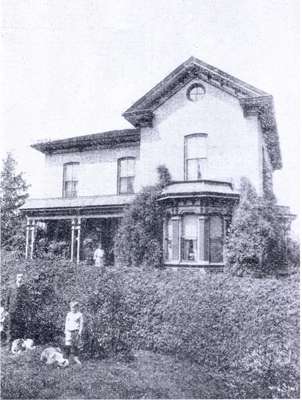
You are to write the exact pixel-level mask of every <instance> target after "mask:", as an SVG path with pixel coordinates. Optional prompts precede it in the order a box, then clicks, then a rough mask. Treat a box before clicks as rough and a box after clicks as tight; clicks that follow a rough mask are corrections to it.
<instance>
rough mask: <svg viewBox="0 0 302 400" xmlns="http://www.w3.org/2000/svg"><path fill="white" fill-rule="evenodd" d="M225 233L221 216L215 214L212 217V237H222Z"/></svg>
mask: <svg viewBox="0 0 302 400" xmlns="http://www.w3.org/2000/svg"><path fill="white" fill-rule="evenodd" d="M222 234H223V231H222V220H221V217H219V216H215V217H211V228H210V235H211V238H212V239H217V238H221V237H222Z"/></svg>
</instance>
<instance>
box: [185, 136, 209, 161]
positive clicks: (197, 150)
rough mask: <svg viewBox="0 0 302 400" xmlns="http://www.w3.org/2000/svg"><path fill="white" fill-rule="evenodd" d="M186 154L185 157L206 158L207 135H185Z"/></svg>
mask: <svg viewBox="0 0 302 400" xmlns="http://www.w3.org/2000/svg"><path fill="white" fill-rule="evenodd" d="M186 141H187V150H186V152H187V154H186V158H187V159H188V158H206V157H207V148H206V143H207V137H206V136H189V137H186Z"/></svg>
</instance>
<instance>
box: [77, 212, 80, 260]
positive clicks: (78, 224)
mask: <svg viewBox="0 0 302 400" xmlns="http://www.w3.org/2000/svg"><path fill="white" fill-rule="evenodd" d="M77 231H78V235H77V264H79V262H80V248H81V218H79V219H78V222H77Z"/></svg>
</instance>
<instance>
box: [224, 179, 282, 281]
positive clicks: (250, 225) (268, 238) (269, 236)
mask: <svg viewBox="0 0 302 400" xmlns="http://www.w3.org/2000/svg"><path fill="white" fill-rule="evenodd" d="M281 217H282V216H280V211H278V209H277V206H276V200H275V199H274V197H273V196H270V197H268V196H267V197H266V198H260V197H258V196H257V193H256V191H255V189H254V188H253V186H252V185H251V183H250V182H249V181H248V180H247V179H246V178H242V179H241V187H240V203H239V206H238V207H237V209H236V210H235V212H234V215H233V220H232V224H231V227H230V230H229V234H228V237H227V240H226V259H227V264H228V266H229V270H230V271H231V272H232V273H234V274H239V275H242V274H243V273H251V272H252V273H257V274H268V273H271V272H273V271H276V270H278V269H280V268H282V267H284V265H285V263H286V259H285V256H286V251H285V225H284V218H281Z"/></svg>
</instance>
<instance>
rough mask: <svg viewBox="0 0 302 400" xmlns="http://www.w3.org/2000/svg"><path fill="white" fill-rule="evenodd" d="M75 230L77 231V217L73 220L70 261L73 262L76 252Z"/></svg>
mask: <svg viewBox="0 0 302 400" xmlns="http://www.w3.org/2000/svg"><path fill="white" fill-rule="evenodd" d="M74 231H75V219H73V220H72V221H71V246H70V261H71V262H73V254H74Z"/></svg>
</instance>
